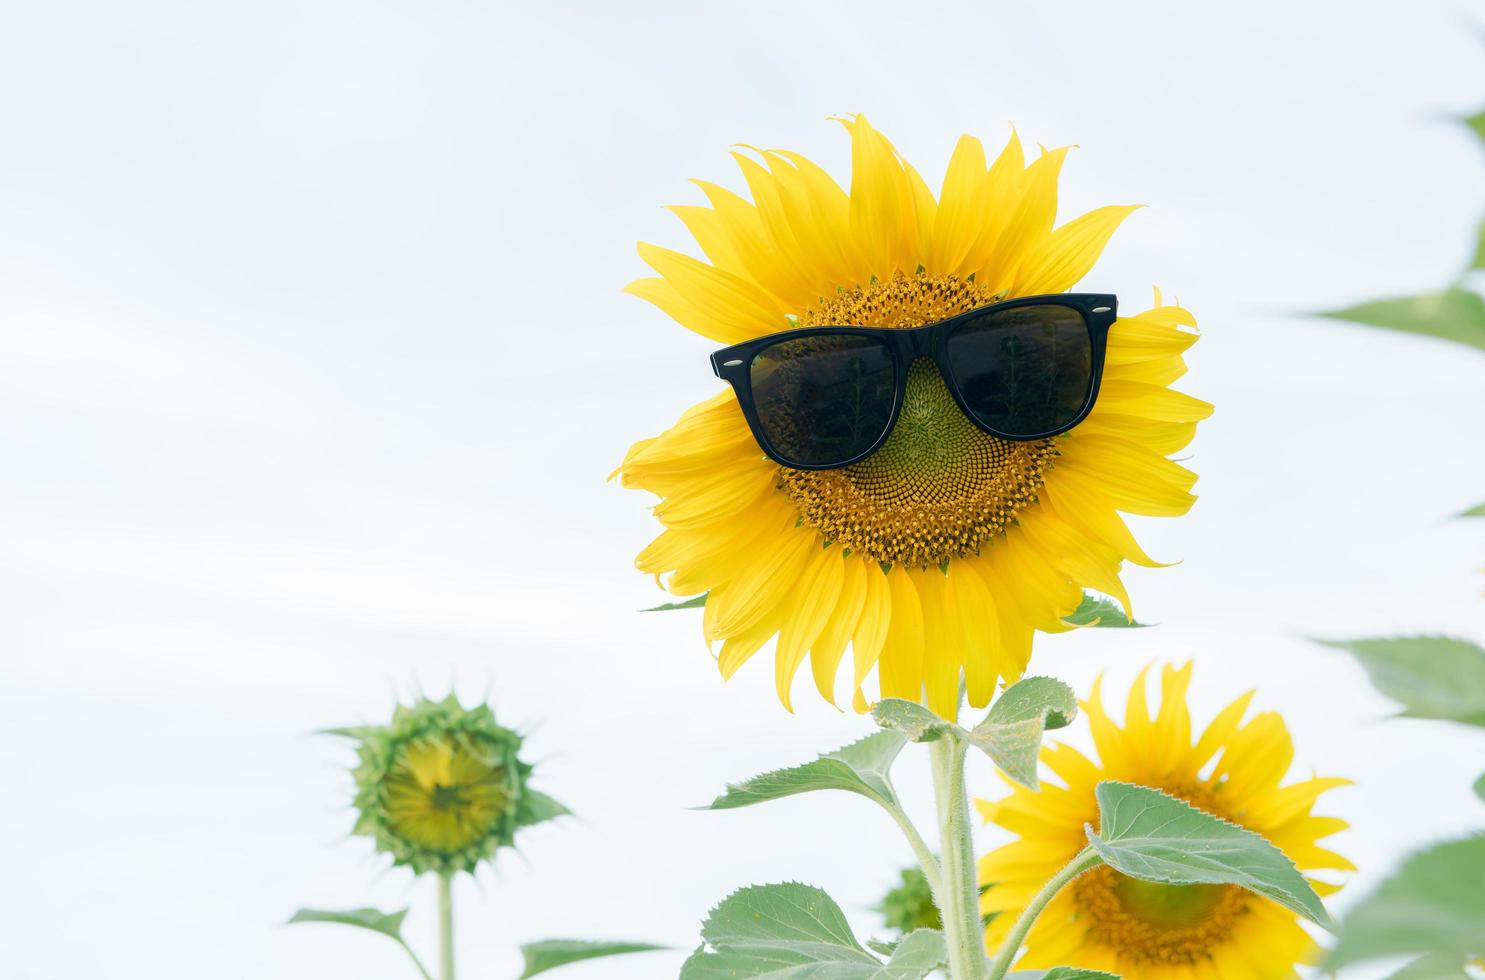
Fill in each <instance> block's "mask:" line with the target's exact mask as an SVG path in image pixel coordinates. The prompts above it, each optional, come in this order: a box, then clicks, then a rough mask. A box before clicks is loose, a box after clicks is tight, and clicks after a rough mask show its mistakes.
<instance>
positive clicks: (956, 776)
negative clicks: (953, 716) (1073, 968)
mask: <svg viewBox="0 0 1485 980" xmlns="http://www.w3.org/2000/svg"><path fill="white" fill-rule="evenodd" d="M929 749H930V751H931V752H932V758H933V789H934V796H935V797H936V800H937V803H938V818H939V839H940V847H939V851H940V854H941V855H942V875H941V887H939V888H938V889H936V890H935V891H934V899H935V901H937V902H938V909H939V914H940V915H942V917H943V920H944V941H945V942H946V943H947V944H948V947H949V976H950V977H951V978H952V980H984V977H985V940H984V932H983V930H982V929H981V927H980V890H979V879H978V876H977V875H976V873H975V853H974V834H973V825H972V824H971V823H970V819H969V794H968V793H967V792H966V791H965V788H964V753H965V746H964V744H963V743H962V742H960V741H959V740H958V739H955V738H943V739H939V740H938V741H936V742H932V743H930V744H929Z"/></svg>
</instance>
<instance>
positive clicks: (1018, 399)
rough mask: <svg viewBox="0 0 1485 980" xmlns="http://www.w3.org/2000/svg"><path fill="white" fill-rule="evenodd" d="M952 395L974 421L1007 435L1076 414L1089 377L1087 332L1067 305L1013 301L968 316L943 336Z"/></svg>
mask: <svg viewBox="0 0 1485 980" xmlns="http://www.w3.org/2000/svg"><path fill="white" fill-rule="evenodd" d="M948 361H949V368H950V370H951V371H952V373H953V375H954V381H955V383H956V384H957V385H958V386H959V393H960V396H961V397H962V398H963V399H964V402H965V405H966V406H967V407H968V408H969V410H970V413H971V414H973V415H974V416H975V418H976V419H978V420H979V422H980V423H981V424H982V425H985V426H986V427H988V428H991V429H994V430H995V431H996V432H999V433H1001V434H1003V435H1005V436H1008V437H1010V438H1013V439H1015V438H1032V437H1036V436H1040V435H1044V434H1046V433H1049V432H1055V431H1056V430H1058V429H1061V428H1064V427H1065V426H1067V425H1068V424H1070V423H1071V422H1073V421H1074V420H1076V419H1077V417H1078V415H1079V413H1080V412H1082V411H1083V408H1084V407H1085V406H1086V405H1087V403H1088V396H1089V394H1090V392H1091V390H1092V385H1093V340H1092V337H1091V336H1090V334H1089V331H1088V324H1087V322H1086V321H1085V320H1084V319H1083V314H1082V313H1080V312H1078V311H1077V310H1075V309H1073V308H1072V307H1068V306H1013V307H1011V308H1009V309H1004V310H998V311H995V312H990V313H986V314H985V315H984V316H982V317H974V318H971V319H969V320H968V321H966V322H965V324H964V325H963V326H961V327H959V328H958V329H957V330H955V331H954V332H953V333H952V334H950V336H949V340H948Z"/></svg>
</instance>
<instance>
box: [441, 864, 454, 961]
mask: <svg viewBox="0 0 1485 980" xmlns="http://www.w3.org/2000/svg"><path fill="white" fill-rule="evenodd" d="M453 883H454V876H453V874H452V873H451V872H448V871H444V872H442V873H440V874H439V876H438V980H454V889H453Z"/></svg>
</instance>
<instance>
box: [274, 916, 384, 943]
mask: <svg viewBox="0 0 1485 980" xmlns="http://www.w3.org/2000/svg"><path fill="white" fill-rule="evenodd" d="M405 918H407V909H401V910H399V911H397V912H383V911H382V910H381V909H372V908H363V909H300V910H299V911H298V912H295V913H294V915H293V917H292V918H291V919H289V923H290V924H293V923H295V922H333V923H335V924H337V925H342V926H356V927H357V928H359V929H370V930H371V931H372V932H379V933H381V934H382V935H383V936H390V937H392V938H393V939H395V940H397V941H398V942H399V943H400V942H402V920H403V919H405Z"/></svg>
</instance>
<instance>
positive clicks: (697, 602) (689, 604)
mask: <svg viewBox="0 0 1485 980" xmlns="http://www.w3.org/2000/svg"><path fill="white" fill-rule="evenodd" d="M706 597H707V593H705V592H703V593H702V594H701V595H694V596H692V597H691V598H689V599H682V600H681V601H680V602H662V603H661V604H660V605H658V606H651V607H650V608H648V609H641V610H640V612H670V611H671V610H672V609H700V608H701V607H702V606H704V605H706Z"/></svg>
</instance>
